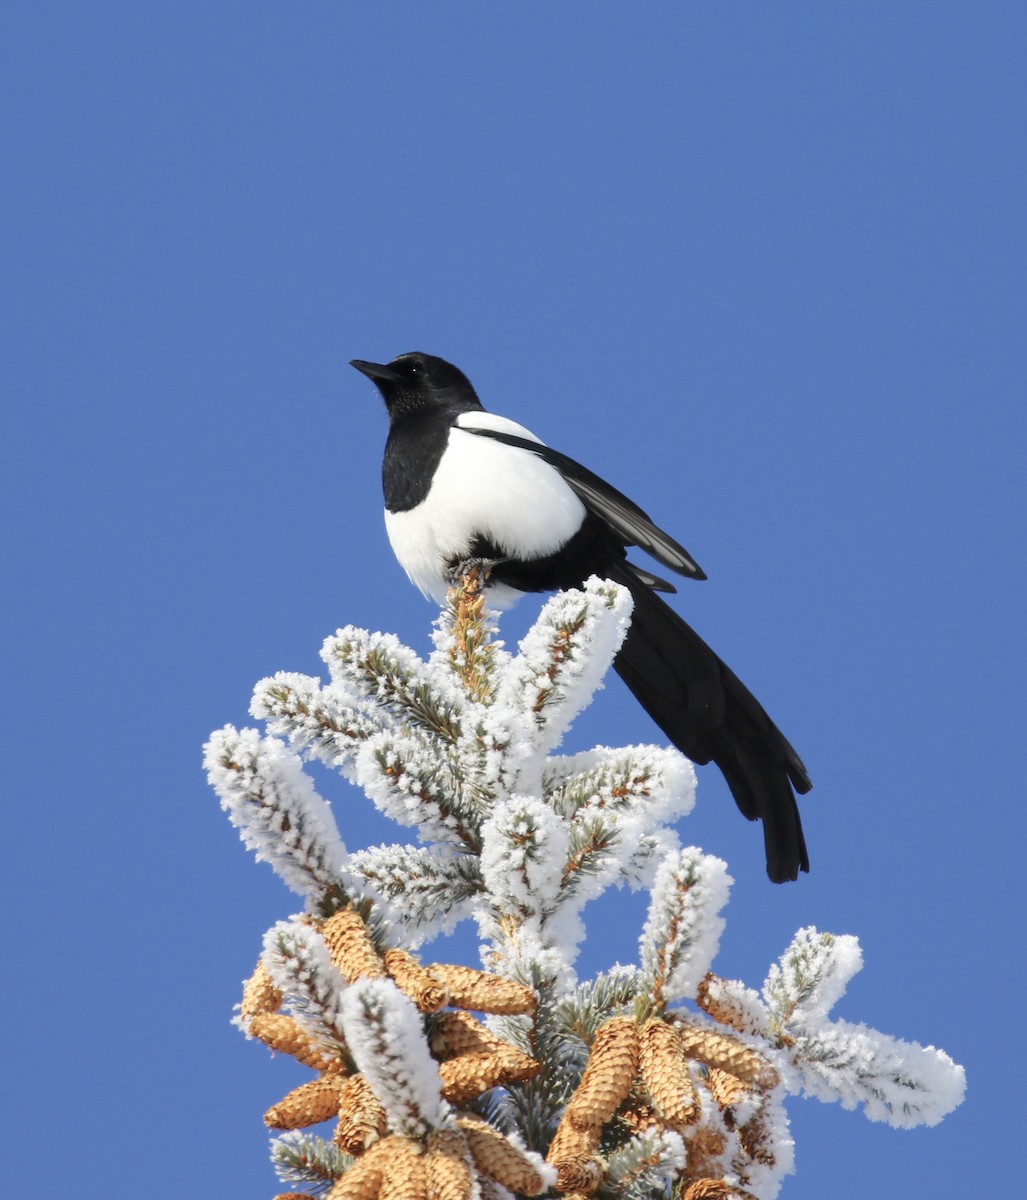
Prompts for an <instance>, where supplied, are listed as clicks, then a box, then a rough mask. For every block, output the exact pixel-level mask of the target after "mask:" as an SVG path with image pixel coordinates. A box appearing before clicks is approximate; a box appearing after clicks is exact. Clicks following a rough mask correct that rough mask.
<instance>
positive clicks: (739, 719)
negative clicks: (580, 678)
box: [614, 563, 812, 883]
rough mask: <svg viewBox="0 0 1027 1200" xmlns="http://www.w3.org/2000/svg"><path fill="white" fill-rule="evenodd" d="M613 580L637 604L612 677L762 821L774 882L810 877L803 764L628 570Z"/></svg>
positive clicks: (730, 675) (738, 685)
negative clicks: (802, 816) (712, 766)
mask: <svg viewBox="0 0 1027 1200" xmlns="http://www.w3.org/2000/svg"><path fill="white" fill-rule="evenodd" d="M615 578H616V579H617V581H618V582H619V583H623V584H624V585H625V586H626V587H628V588H630V589H631V594H632V596H633V597H634V601H635V611H634V616H633V617H632V620H631V628H630V629H629V630H628V634H627V637H626V638H625V639H624V644H623V646H622V647H621V649H620V653H619V654H618V655H617V658H616V660H615V662H614V667H615V668H616V671H617V674H618V675H620V677H621V679H623V680H624V682H625V683H626V684H627V685H628V687H629V688H630V689H631V691H632V692H633V693H634V695H635V698H636V699H637V700H638V702H639V704H641V705H642V707H643V708H644V709H645V710H646V712H647V713H648V714H649V715H650V716H651V717H652V719H653V720H654V721H655V722H656V724H657V725H659V727H660V728H661V729H662V730H663V732H664V733H665V734H666V735H667V737H668V738H670V740H671V741H672V742H673V743H674V745H675V746H677V748H678V749H679V750H680V751H681V752H682V753H683V754H685V755H687V756H688V758H690V759H692V761H693V762H697V763H708V762H715V763H716V764H717V766H718V767H719V768H720V769H721V771H722V772H723V775H724V778H725V779H726V780H727V784H728V787H729V788H730V789H731V794H732V795H733V796H734V798H735V803H736V804H737V805H738V807H739V809H740V810H741V811H742V813H743V815H744V816H746V817H748V818H749V820H750V821H756V820H761V821H762V822H763V839H764V843H765V845H766V852H767V874H768V875H769V876H770V878H771V879H772V880H773V881H774V882H775V883H784V882H785V881H786V880H788V879H795V878H797V877H798V874H799V872H800V871H808V870H809V858H808V856H807V854H806V842H805V839H804V838H803V836H802V823H801V821H800V820H799V807H798V805H797V804H796V802H795V795H794V793H793V791H792V789H793V788H794V789H795V791H796V792H799V793H802V792H808V791H809V790H810V788H811V787H812V784H811V783H810V778H809V775H808V774H807V773H806V768H805V767H804V766H803V764H802V760H801V759H800V758H799V756H798V755H797V754H796V753H795V751H794V750H793V749H792V747H791V746H790V745H789V744H788V741H787V739H786V738H785V736H784V735H783V734H782V733H781V731H780V730H779V729H778V727H777V726H776V725H775V724H774V722H773V721H772V720H771V719H770V717H768V716H767V714H766V712H764V710H763V706H762V705H761V704H760V702H759V701H758V700H757V699H756V697H755V696H754V695H753V694H752V692H750V691H749V689H748V688H747V687H746V686H745V684H744V683H742V681H741V680H740V679H739V678H738V676H737V675H736V674H735V673H734V671H732V670H731V668H730V667H729V666H727V664H726V663H723V662H721V660H720V659H719V658H718V657H717V655H716V654H714V652H713V651H712V650H711V649H710V648H709V646H707V645H706V643H705V642H704V641H703V640H702V638H701V637H699V635H698V634H697V633H696V632H695V630H694V629H692V628H691V627H690V626H688V625H686V624H685V622H684V621H683V620H682V619H681V618H680V617H679V616H678V614H677V613H676V612H674V610H673V609H672V608H670V607H668V605H666V604H665V603H664V602H663V601H662V600H661V599H660V598H659V596H657V595H656V594H655V593H654V592H652V591H651V590H650V589H649V587H648V586H646V584H645V583H644V582H643V580H642V579H640V578H639V577H638V576H637V575H635V574H634V573H633V570H632V568H631V566H630V564H628V563H624V564H623V567H622V568H621V569H620V570H618V571H617V572H616V575H615Z"/></svg>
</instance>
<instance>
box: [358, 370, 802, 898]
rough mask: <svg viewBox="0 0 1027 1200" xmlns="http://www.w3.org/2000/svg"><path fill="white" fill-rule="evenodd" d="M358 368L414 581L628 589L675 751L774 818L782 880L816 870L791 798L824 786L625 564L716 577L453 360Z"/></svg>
mask: <svg viewBox="0 0 1027 1200" xmlns="http://www.w3.org/2000/svg"><path fill="white" fill-rule="evenodd" d="M352 365H353V366H354V367H356V368H357V370H358V371H361V372H363V374H364V375H366V376H368V378H370V379H372V380H373V381H374V383H375V385H376V386H377V388H378V390H379V391H380V392H381V394H382V397H383V398H384V400H385V407H386V408H387V410H388V414H389V437H388V441H387V443H386V446H385V459H384V462H383V464H382V483H383V486H384V490H385V525H386V528H387V530H388V534H389V541H390V542H391V543H392V549H393V550H394V552H395V554H396V557H397V558H398V559H399V562H400V565H401V566H402V567H403V569H404V570H405V571H406V573H407V575H409V576H410V579H411V580H412V581H413V583H415V584H416V585H417V587H419V588H420V589H421V591H422V592H424V593H425V594H426V595H428V596H431V597H433V598H434V599H435V600H437V601H439V602H441V601H442V600H443V599H445V595H446V591H447V589H448V588H450V587H452V586H453V583H454V582H455V577H456V574H457V573H458V572H459V570H460V568H461V567H462V566H463V565H465V564H467V563H468V562H471V561H475V560H479V561H483V562H485V563H487V564H488V566H489V570H490V576H489V599H490V600H491V601H492V602H493V603H494V604H495V605H496V606H497V607H503V606H504V605H507V604H509V603H511V602H512V601H513V600H515V599H516V598H517V597H518V596H520V595H521V594H523V593H524V592H544V591H556V590H562V589H565V588H571V587H577V586H579V585H580V584H582V583H583V582H584V581H585V580H586V579H587V578H588V577H589V576H590V575H598V576H600V577H601V578H605V579H613V580H615V581H616V582H617V583H620V584H623V585H624V586H625V587H626V588H628V589H629V590H630V592H631V595H632V597H633V599H634V613H633V616H632V619H631V627H630V629H629V630H628V633H627V636H626V637H625V639H624V643H623V645H622V646H621V649H620V651H619V653H618V654H617V657H616V659H615V661H614V667H615V669H616V671H617V673H618V674H619V675H620V677H621V678H622V679H623V680H624V682H625V683H626V684H627V685H628V687H629V688H630V690H631V691H632V692H633V693H634V695H635V698H636V699H637V700H638V702H639V703H640V704H641V705H642V707H643V708H644V709H645V711H646V712H647V713H648V714H649V715H650V716H651V717H652V719H653V720H654V721H655V722H656V724H657V725H659V727H660V728H661V729H662V730H663V732H664V733H665V734H666V736H667V737H668V738H669V739H670V740H671V742H673V744H674V745H675V746H676V747H677V748H678V749H679V750H680V751H681V752H682V753H683V754H685V755H687V757H688V758H690V759H692V761H693V762H697V763H708V762H711V761H712V762H715V763H716V764H717V766H718V767H719V768H720V770H721V771H722V772H723V775H724V778H725V779H726V780H727V783H728V786H729V787H730V789H731V793H732V795H733V796H734V798H735V802H736V803H737V805H738V807H739V809H741V811H742V813H743V814H744V815H745V816H746V817H748V818H749V820H751V821H754V820H757V819H758V820H762V822H763V836H764V842H765V844H766V853H767V874H768V875H769V876H770V878H771V879H772V880H773V881H774V882H775V883H783V882H784V881H785V880H788V879H795V878H797V876H798V873H799V871H808V870H809V858H808V856H807V854H806V843H805V840H804V838H803V836H802V824H801V822H800V820H799V809H798V805H797V804H796V802H795V795H794V792H799V793H802V792H808V791H809V789H810V787H811V786H812V785H811V783H810V778H809V775H808V774H807V772H806V768H805V767H804V766H803V764H802V760H801V759H800V758H799V756H798V755H797V754H796V753H795V751H794V750H793V749H792V747H791V746H790V745H789V743H788V741H787V740H786V738H785V737H784V735H783V734H782V733H781V731H780V730H779V729H778V728H777V726H776V725H775V724H774V722H773V721H772V720H771V719H770V718H769V717H768V716H767V714H766V712H764V710H763V707H762V705H760V703H759V701H758V700H757V699H756V698H755V696H753V694H752V693H751V692H750V691H749V689H748V688H747V687H746V686H745V685H744V684H743V683H742V682H741V680H740V679H739V678H738V676H737V675H735V673H734V672H733V671H732V670H731V668H730V667H728V666H727V665H726V664H725V663H724V662H722V661H721V660H720V659H719V658H718V657H717V655H716V654H714V652H713V651H712V650H711V649H710V648H709V646H707V645H706V643H705V642H704V641H703V640H702V638H700V637H699V635H698V634H697V633H696V632H695V631H694V630H693V629H691V628H690V627H689V626H688V625H686V624H685V622H684V621H683V620H682V619H681V618H680V617H679V616H678V615H677V613H676V612H674V610H673V609H672V608H670V607H669V606H668V605H667V604H665V603H664V602H663V600H661V599H660V597H659V596H658V595H656V592H673V591H675V588H674V586H673V585H672V584H670V583H668V582H667V581H666V580H664V579H660V578H659V577H658V576H656V575H652V574H650V573H649V572H648V571H646V570H644V569H643V568H641V567H638V566H635V565H634V564H633V563H630V562H628V560H627V547H628V546H638V547H639V548H641V549H642V550H645V551H646V553H648V554H650V555H651V556H652V557H653V558H655V559H656V560H657V562H660V563H662V564H663V565H664V566H665V567H669V568H670V570H672V571H676V572H677V573H678V574H680V575H685V576H687V577H689V578H691V579H705V578H706V575H705V574H704V573H703V571H702V569H701V568H700V567H699V565H698V564H697V563H696V561H695V560H694V559H693V558H692V556H691V555H690V554H689V553H688V552H687V551H686V550H685V549H684V547H682V546H681V545H679V544H678V543H677V542H676V541H675V540H674V539H673V538H672V537H670V536H669V535H668V534H666V533H664V532H663V531H662V530H661V529H658V528H657V527H656V526H655V525H654V524H653V522H652V521H651V520H650V519H649V517H648V516H647V515H646V514H645V513H644V512H643V511H642V510H641V509H640V508H639V507H638V505H637V504H634V503H633V502H632V501H631V500H629V499H628V498H627V497H626V496H624V495H622V494H621V493H620V492H618V491H617V489H616V488H613V487H611V486H610V485H609V484H608V483H605V482H604V481H603V480H602V479H600V478H599V477H598V476H597V475H594V474H593V473H592V472H591V471H589V470H588V469H587V468H585V467H583V466H581V464H580V463H577V462H575V461H574V459H572V458H567V457H566V455H563V454H560V453H559V452H558V451H556V450H551V449H550V448H549V447H548V446H546V445H543V443H542V442H540V441H539V439H538V438H537V437H536V436H535V435H534V434H533V433H531V432H529V431H528V430H527V429H525V428H524V427H523V426H522V425H518V424H517V423H516V422H515V421H510V420H508V419H507V418H506V417H500V416H497V415H496V414H494V413H490V412H486V411H485V409H484V408H483V407H482V404H481V401H480V400H479V399H478V397H477V394H476V393H475V391H474V388H473V387H472V386H471V383H470V380H468V378H467V376H466V375H464V373H463V372H462V371H460V370H459V369H458V368H457V367H454V366H453V365H452V364H451V363H448V362H446V361H445V360H444V359H441V358H436V357H435V356H434V355H431V354H420V353H412V354H401V355H400V356H399V357H398V358H394V359H393V360H392V362H390V363H372V362H364V361H363V360H362V359H353V360H352ZM793 789H794V792H793Z"/></svg>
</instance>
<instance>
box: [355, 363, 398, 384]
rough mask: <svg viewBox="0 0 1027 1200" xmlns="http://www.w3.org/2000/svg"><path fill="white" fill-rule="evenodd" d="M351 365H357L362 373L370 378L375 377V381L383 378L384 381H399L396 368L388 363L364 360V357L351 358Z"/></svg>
mask: <svg viewBox="0 0 1027 1200" xmlns="http://www.w3.org/2000/svg"><path fill="white" fill-rule="evenodd" d="M349 365H350V366H351V367H356V369H357V370H358V371H359V372H360V373H361V375H366V376H367V378H368V379H373V380H374V382H375V383H377V382H378V381H379V380H382V381H383V382H384V383H398V382H399V376H398V375H397V374H396V371H395V369H394V368H393V367H390V366H389V364H388V363H373V362H364V360H363V359H362V358H351V359H350V360H349Z"/></svg>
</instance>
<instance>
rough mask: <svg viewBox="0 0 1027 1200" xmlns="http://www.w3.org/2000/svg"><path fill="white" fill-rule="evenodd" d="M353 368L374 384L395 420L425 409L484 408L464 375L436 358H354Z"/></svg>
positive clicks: (432, 356)
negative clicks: (378, 361) (370, 359)
mask: <svg viewBox="0 0 1027 1200" xmlns="http://www.w3.org/2000/svg"><path fill="white" fill-rule="evenodd" d="M350 366H353V367H356V369H357V370H358V371H360V372H361V373H362V374H364V375H366V376H367V377H368V379H371V380H373V381H374V384H375V387H377V389H378V390H379V391H380V392H381V394H382V398H383V399H384V401H385V407H386V408H387V409H388V410H389V416H390V417H391V418H392V419H393V420H395V419H396V417H400V416H403V415H404V414H406V413H410V412H416V411H418V410H424V409H436V408H438V409H456V410H458V411H467V410H471V409H480V408H481V401H479V399H478V397H477V396H476V395H475V392H474V388H473V387H471V381H470V380H469V379H468V378H467V376H466V375H465V374H464V373H463V371H461V370H460V369H459V368H458V367H454V366H453V364H452V363H448V362H446V360H445V359H444V358H436V357H435V355H434V354H420V353H418V352H417V351H414V352H412V353H410V354H401V355H400V356H399V357H398V358H394V359H393V360H392V362H390V363H372V362H364V360H363V359H360V358H354V359H351V361H350Z"/></svg>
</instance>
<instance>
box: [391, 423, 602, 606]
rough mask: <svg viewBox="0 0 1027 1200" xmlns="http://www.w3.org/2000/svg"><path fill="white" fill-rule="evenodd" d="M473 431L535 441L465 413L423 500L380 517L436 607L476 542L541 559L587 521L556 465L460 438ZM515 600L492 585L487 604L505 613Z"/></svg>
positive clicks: (520, 430) (519, 430) (512, 427)
mask: <svg viewBox="0 0 1027 1200" xmlns="http://www.w3.org/2000/svg"><path fill="white" fill-rule="evenodd" d="M461 426H462V427H463V428H461ZM470 428H479V429H482V428H485V429H496V430H500V431H502V432H505V433H512V434H516V435H517V436H518V437H523V438H528V439H530V440H531V441H533V442H537V441H538V438H537V437H535V435H534V434H533V433H531V432H529V431H528V430H527V429H525V428H524V427H523V426H522V425H518V424H516V422H514V421H509V420H507V419H506V418H505V417H498V416H496V415H495V414H494V413H481V412H475V413H464V414H462V415H461V416H460V417H459V418H458V421H457V426H455V427H454V428H453V429H451V430H450V433H449V441H448V443H447V445H446V450H445V452H444V453H443V455H442V461H441V462H440V463H439V466H438V469H437V470H436V472H435V478H434V479H433V480H432V487H431V491H430V492H429V494H428V496H427V497H426V498H425V499H424V500H423V501H422V502H421V503H420V504H419V505H417V507H416V508H412V509H410V510H409V511H408V512H402V513H390V512H386V514H385V527H386V529H387V531H388V534H389V541H390V542H391V543H392V549H393V552H394V553H395V555H396V558H397V559H398V560H399V563H400V565H401V566H402V567H403V569H404V570H405V571H406V573H407V575H409V576H410V579H411V582H412V583H414V585H415V586H416V587H418V588H420V589H421V591H422V592H424V594H425V595H427V596H431V597H432V598H433V599H435V600H437V601H439V602H440V603H441V602H442V601H443V600H444V599H445V595H446V589H447V588H448V587H449V586H450V584H451V581H450V579H449V578H448V575H447V570H448V565H449V564H450V563H451V562H453V561H454V560H459V559H461V558H466V557H467V556H468V555H469V554H470V551H471V547H472V546H473V544H474V542H475V539H476V538H478V537H485V538H488V540H489V541H490V542H492V543H494V544H495V545H497V546H500V547H502V549H503V551H504V552H505V553H506V554H507V555H509V557H511V558H519V559H533V558H544V557H545V556H546V555H548V554H552V553H553V552H554V551H555V550H558V549H559V548H560V547H561V546H562V545H563V544H564V543H565V542H566V541H568V540H569V539H570V538H571V537H572V536H573V534H574V533H576V532H577V530H578V528H579V527H580V525H581V522H582V521H583V520H584V517H585V507H584V505H583V504H582V503H581V501H580V500H579V499H578V497H577V496H576V495H575V494H574V492H573V491H572V490H571V488H570V487H569V486H568V485H567V483H566V482H565V481H564V479H563V476H562V475H561V474H560V472H559V471H557V470H556V468H555V467H552V466H550V465H549V464H548V463H546V462H544V461H543V460H542V459H541V458H539V457H537V456H536V455H534V454H532V453H531V452H530V451H528V450H520V449H518V448H516V447H513V446H506V445H504V444H503V443H502V442H497V441H494V440H493V439H491V438H487V437H478V436H475V434H473V433H468V432H465V430H466V429H470ZM540 444H541V443H540ZM519 594H520V593H518V592H516V591H514V590H513V589H511V588H506V587H496V588H493V589H491V590H490V592H489V599H490V601H491V602H492V603H493V604H494V605H496V606H497V607H505V606H506V605H508V604H511V603H513V601H514V600H516V599H517V597H518V596H519Z"/></svg>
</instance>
